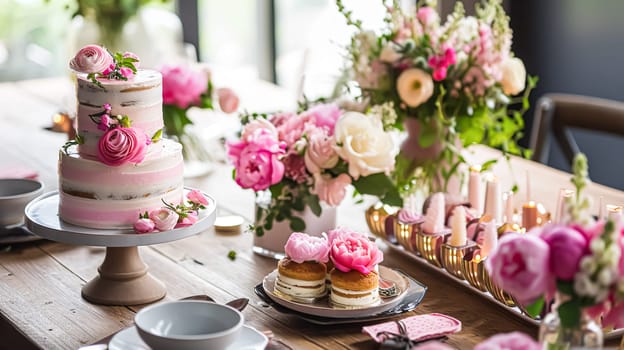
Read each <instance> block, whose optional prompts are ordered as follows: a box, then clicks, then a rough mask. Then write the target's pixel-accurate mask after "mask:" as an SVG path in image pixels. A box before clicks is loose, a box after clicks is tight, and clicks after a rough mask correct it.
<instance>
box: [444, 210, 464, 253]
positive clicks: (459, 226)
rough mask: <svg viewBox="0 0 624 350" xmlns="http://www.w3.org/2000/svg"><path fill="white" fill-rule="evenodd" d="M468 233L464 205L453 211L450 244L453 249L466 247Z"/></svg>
mask: <svg viewBox="0 0 624 350" xmlns="http://www.w3.org/2000/svg"><path fill="white" fill-rule="evenodd" d="M467 237H468V233H467V232H466V210H465V209H464V206H463V205H458V206H456V207H455V209H453V217H452V218H451V237H450V238H449V240H448V244H449V245H451V246H453V247H463V246H465V245H466V242H467V239H468V238H467Z"/></svg>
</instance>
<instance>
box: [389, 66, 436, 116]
mask: <svg viewBox="0 0 624 350" xmlns="http://www.w3.org/2000/svg"><path fill="white" fill-rule="evenodd" d="M396 88H397V92H398V94H399V97H400V98H401V100H402V101H403V102H405V104H406V105H408V106H409V107H412V108H413V107H418V106H420V105H421V104H422V103H424V102H427V100H428V99H429V98H430V97H431V95H432V94H433V80H432V79H431V76H430V75H429V74H428V73H427V72H425V71H423V70H420V69H418V68H410V69H406V70H404V71H403V72H402V73H401V75H399V78H398V79H397V82H396Z"/></svg>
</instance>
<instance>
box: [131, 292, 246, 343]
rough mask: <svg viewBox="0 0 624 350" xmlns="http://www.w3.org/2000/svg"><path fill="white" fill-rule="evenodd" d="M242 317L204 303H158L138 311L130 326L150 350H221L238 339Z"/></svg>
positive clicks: (230, 308) (231, 309)
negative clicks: (135, 329) (132, 324)
mask: <svg viewBox="0 0 624 350" xmlns="http://www.w3.org/2000/svg"><path fill="white" fill-rule="evenodd" d="M243 322H244V317H243V314H241V313H240V312H239V311H238V310H236V309H234V308H232V307H230V306H227V305H222V304H215V303H212V302H207V301H197V300H180V301H170V302H163V303H158V304H155V305H151V306H148V307H146V308H144V309H142V310H141V311H139V312H138V313H137V314H136V316H135V317H134V323H135V324H136V327H137V330H138V332H139V335H140V336H141V339H143V341H144V342H145V343H146V344H147V345H149V346H150V347H151V348H152V349H154V350H158V349H179V350H200V349H202V350H203V349H224V348H226V347H227V346H228V345H230V344H232V343H233V342H234V341H235V340H236V339H237V338H238V336H239V334H240V332H241V330H242V327H243Z"/></svg>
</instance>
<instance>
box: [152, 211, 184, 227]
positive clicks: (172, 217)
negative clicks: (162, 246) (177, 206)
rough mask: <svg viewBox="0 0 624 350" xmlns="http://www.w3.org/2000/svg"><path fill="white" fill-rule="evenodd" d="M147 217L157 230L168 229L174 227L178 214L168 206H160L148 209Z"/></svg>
mask: <svg viewBox="0 0 624 350" xmlns="http://www.w3.org/2000/svg"><path fill="white" fill-rule="evenodd" d="M149 218H150V219H151V220H152V221H153V222H154V226H155V227H156V229H158V231H169V230H172V229H173V228H174V227H175V225H176V223H177V222H178V218H179V215H178V213H176V212H175V211H173V210H171V209H169V208H160V209H155V210H152V211H150V213H149Z"/></svg>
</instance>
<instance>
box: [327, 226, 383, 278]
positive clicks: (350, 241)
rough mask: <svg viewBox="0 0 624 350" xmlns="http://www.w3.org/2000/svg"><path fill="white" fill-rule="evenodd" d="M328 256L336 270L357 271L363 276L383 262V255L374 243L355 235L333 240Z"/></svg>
mask: <svg viewBox="0 0 624 350" xmlns="http://www.w3.org/2000/svg"><path fill="white" fill-rule="evenodd" d="M329 254H330V257H331V260H332V261H333V262H334V265H335V266H336V268H337V269H338V270H340V271H342V272H349V271H351V270H357V271H359V272H361V273H363V274H365V275H366V274H368V273H370V272H371V271H374V270H375V266H377V264H379V263H380V262H381V261H382V260H383V253H382V252H381V250H379V248H377V246H376V245H375V243H374V242H371V241H370V240H368V238H366V237H363V236H357V235H348V236H346V237H343V238H338V239H335V240H334V241H333V242H332V246H331V250H330V253H329Z"/></svg>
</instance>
